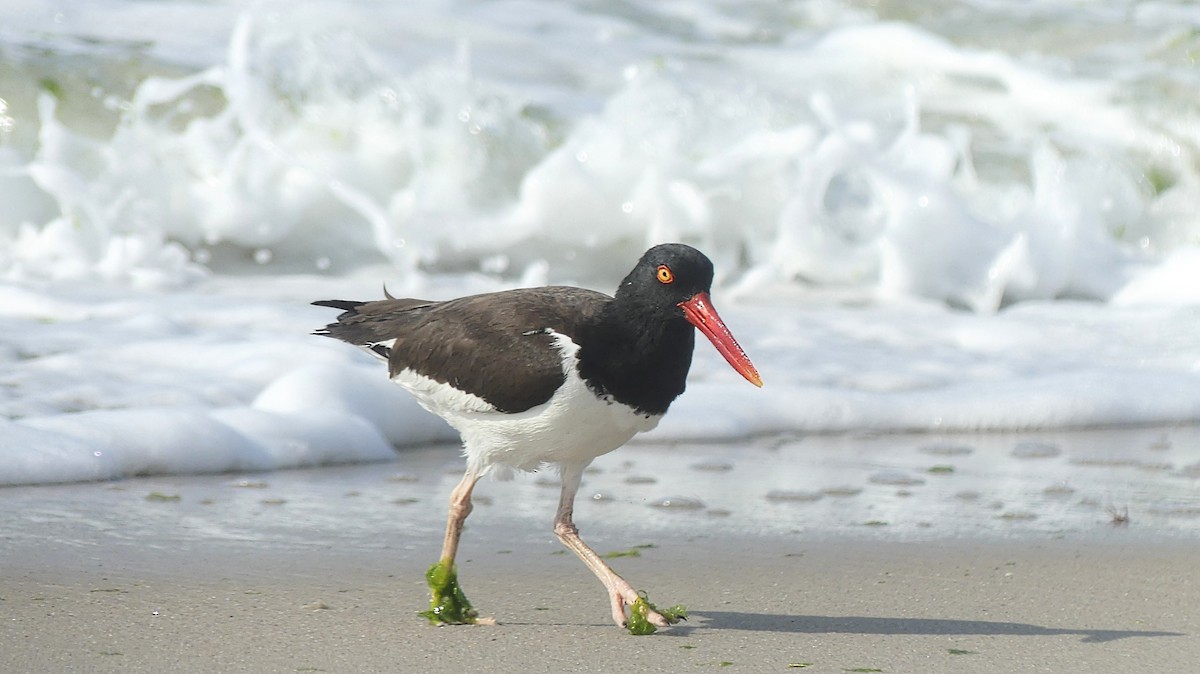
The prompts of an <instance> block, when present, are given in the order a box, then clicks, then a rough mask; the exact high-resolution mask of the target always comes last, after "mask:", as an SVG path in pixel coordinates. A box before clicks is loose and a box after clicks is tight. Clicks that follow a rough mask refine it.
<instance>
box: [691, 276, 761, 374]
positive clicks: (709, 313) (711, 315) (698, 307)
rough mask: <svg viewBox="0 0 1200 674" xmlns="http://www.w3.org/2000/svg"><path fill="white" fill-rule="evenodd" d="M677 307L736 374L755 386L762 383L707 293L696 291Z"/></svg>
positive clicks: (752, 364)
mask: <svg viewBox="0 0 1200 674" xmlns="http://www.w3.org/2000/svg"><path fill="white" fill-rule="evenodd" d="M679 308H681V309H683V313H684V315H685V316H687V319H688V322H689V323H691V324H692V325H694V326H696V329H697V330H699V331H700V332H703V333H704V336H705V337H708V341H710V342H712V343H713V346H715V347H717V351H719V352H721V355H722V356H724V357H725V361H726V362H728V363H729V364H730V365H731V366H732V367H733V369H735V370H737V372H738V374H740V375H742V376H743V377H745V378H746V381H748V382H750V383H751V384H754V385H755V386H762V385H763V383H762V377H759V376H758V370H756V369H754V363H751V362H750V359H749V358H748V357H747V356H746V352H745V351H742V347H741V346H739V345H738V343H737V340H736V339H734V338H733V333H732V332H730V331H729V328H727V327H725V321H722V320H721V317H720V316H718V315H717V310H716V309H714V308H713V305H712V300H710V299H709V297H708V293H705V292H699V293H696V294H695V296H693V297H692V299H690V300H686V301H684V302H680V303H679Z"/></svg>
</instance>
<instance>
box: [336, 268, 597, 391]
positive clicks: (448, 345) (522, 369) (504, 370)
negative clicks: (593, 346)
mask: <svg viewBox="0 0 1200 674" xmlns="http://www.w3.org/2000/svg"><path fill="white" fill-rule="evenodd" d="M609 301H611V298H610V297H609V296H607V295H604V294H603V293H598V292H594V291H590V290H583V289H581V288H568V287H550V288H527V289H519V290H508V291H504V292H498V293H488V294H485V295H474V296H471V297H463V298H460V299H456V300H450V301H447V302H429V301H425V300H417V299H386V300H378V301H375V302H347V301H341V300H330V301H325V302H316V303H315V304H318V305H321V306H330V307H335V308H338V309H343V310H345V313H343V314H342V315H340V316H338V320H337V322H336V323H331V324H330V325H328V326H326V328H325V329H324V330H322V331H318V332H317V334H323V335H328V336H330V337H335V338H337V339H341V340H343V341H346V342H350V343H351V344H356V345H359V346H363V347H365V348H368V349H371V350H372V351H374V352H375V353H376V354H378V355H380V356H381V357H384V358H386V359H387V361H388V369H389V372H390V374H391V375H392V376H395V375H396V374H397V373H399V372H401V371H403V370H405V369H412V370H414V371H415V372H417V373H419V374H422V375H424V376H426V377H429V378H431V379H434V380H436V381H439V382H442V383H444V384H449V385H451V386H453V387H455V388H457V389H459V390H461V391H465V392H467V393H472V394H474V395H477V396H479V397H480V398H483V399H484V400H486V401H487V402H488V403H489V404H491V405H492V406H494V407H496V409H497V410H499V411H501V412H510V413H515V412H523V411H525V410H527V409H529V408H531V407H534V406H536V405H540V404H541V403H544V402H546V401H547V400H549V399H550V397H551V396H552V395H554V391H555V390H556V389H558V387H559V386H561V385H562V383H563V379H564V376H563V371H562V357H561V354H560V353H559V351H558V349H556V348H555V347H554V340H553V337H552V336H551V335H550V334H549V333H548V332H547V331H549V330H553V331H554V332H557V333H561V334H564V335H566V336H568V337H571V338H572V339H574V340H576V341H578V338H577V336H576V335H577V334H578V331H579V328H580V326H582V325H584V324H586V323H587V322H588V321H589V320H591V319H592V318H593V317H595V316H596V315H597V314H598V313H599V312H600V310H601V308H602V307H603V306H604V305H605V304H606V303H608V302H609Z"/></svg>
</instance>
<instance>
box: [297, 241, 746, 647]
mask: <svg viewBox="0 0 1200 674" xmlns="http://www.w3.org/2000/svg"><path fill="white" fill-rule="evenodd" d="M712 280H713V265H712V262H711V261H709V259H708V258H707V257H705V256H704V254H703V253H701V252H700V251H698V250H696V249H695V248H692V247H690V246H686V245H683V244H678V243H675V244H663V245H659V246H655V247H653V248H651V249H650V250H648V251H646V253H645V254H644V255H642V257H641V259H640V260H639V261H638V263H637V265H636V266H635V267H634V268H633V271H631V272H629V274H628V275H627V276H626V277H625V279H624V280H623V281H621V284H620V286H619V287H618V288H617V291H616V293H615V294H614V296H612V297H609V296H608V295H605V294H603V293H600V292H595V291H592V290H584V289H582V288H573V287H566V286H551V287H542V288H525V289H517V290H507V291H502V292H494V293H487V294H482V295H474V296H470V297H462V298H459V299H453V300H448V301H444V302H431V301H427V300H419V299H400V298H394V297H392V296H391V295H390V294H388V293H387V292H386V291H385V293H384V294H385V295H386V296H387V299H383V300H376V301H370V302H355V301H346V300H325V301H320V302H314V304H316V305H319V306H326V307H332V308H336V309H341V310H342V311H343V312H344V313H342V314H341V315H339V316H338V317H337V321H336V322H334V323H330V324H329V325H327V326H326V327H325V328H323V329H321V330H318V331H317V332H316V333H315V334H318V335H326V336H329V337H334V338H337V339H340V340H343V341H345V342H349V343H350V344H354V345H357V346H360V347H362V348H364V349H366V350H367V351H369V352H370V353H372V354H373V355H375V356H377V357H379V358H381V359H383V360H384V361H386V362H387V365H388V373H389V375H390V376H391V378H392V380H393V381H394V382H396V383H397V384H399V385H400V386H402V387H403V388H405V389H406V390H408V391H409V392H410V393H411V394H412V395H413V396H415V397H416V399H417V401H418V402H420V404H421V405H422V406H423V407H425V409H427V410H429V411H430V412H433V413H434V414H436V415H438V416H440V417H442V418H443V419H445V420H446V421H447V422H448V423H449V424H450V425H451V426H453V427H454V428H455V429H456V430H458V432H459V433H460V434H461V436H462V440H463V453H464V455H465V457H466V472H465V474H464V475H463V478H462V480H461V481H460V482H459V483H458V486H456V487H455V488H454V490H453V491H452V492H451V495H450V509H449V510H450V511H449V517H448V519H447V524H446V535H445V539H444V540H443V545H442V555H441V558H440V560H439V561H438V562H437V563H436V564H434V565H433V566H432V567H431V568H430V570H429V572H428V573H427V574H426V575H427V580H428V581H429V586H430V590H431V594H432V597H431V602H430V604H431V607H430V610H429V611H426V612H424V613H423V615H425V616H426V617H428V618H429V619H430V620H431V621H432V622H434V623H438V624H445V623H471V622H476V621H477V619H478V616H477V614H476V612H475V610H474V609H473V608H472V607H471V605H470V603H469V602H468V601H467V600H466V597H465V596H464V595H463V593H462V590H461V588H460V587H459V585H458V579H457V574H456V571H455V566H454V559H455V555H456V554H457V551H458V544H459V538H460V535H461V533H462V528H463V523H464V521H465V520H466V518H467V516H468V515H469V514H470V512H471V492H472V490H473V489H474V487H475V485H476V483H477V482H478V481H479V479H480V478H481V477H483V476H484V475H485V474H487V473H488V472H489V471H494V472H495V473H497V474H500V475H501V477H503V476H504V474H511V472H512V471H514V470H519V471H533V470H538V469H540V468H542V467H544V466H546V465H552V466H555V467H557V468H558V471H559V474H560V476H561V480H562V491H561V495H560V498H559V503H558V510H557V513H556V515H555V518H554V533H555V535H556V536H557V537H558V539H559V540H560V541H561V542H562V543H563V545H565V546H566V547H567V548H569V549H570V550H571V551H572V552H574V553H575V554H576V555H577V556H578V557H579V559H580V560H582V561H583V563H584V564H585V565H587V567H588V568H589V569H591V570H592V572H593V573H594V574H596V576H597V577H598V578H599V579H600V581H601V582H602V583H604V586H605V587H606V588H607V590H608V596H609V601H610V605H611V608H612V618H613V621H614V622H615V623H616V624H617V625H618V626H622V627H624V626H627V622H629V621H630V620H631V618H632V617H633V613H637V614H638V615H639V617H640V618H643V619H644V620H645V621H648V622H649V623H650V624H652V625H656V626H659V627H664V626H666V625H668V624H669V623H671V622H675V620H676V619H677V618H678V617H679V616H678V615H677V614H675V613H674V612H672V611H668V610H662V611H660V610H657V609H656V608H655V607H653V606H652V605H649V604H648V603H647V602H646V601H645V599H644V597H639V593H638V592H637V591H636V590H634V588H633V587H632V586H631V585H630V584H629V583H628V582H627V581H626V580H625V579H624V578H622V577H621V576H619V575H617V573H616V572H615V571H613V569H612V568H611V567H609V565H608V564H607V563H605V561H604V560H603V559H601V557H600V556H599V555H598V554H596V552H595V551H594V550H593V549H592V548H591V547H589V546H588V545H587V544H586V543H584V541H583V539H581V538H580V536H579V530H578V528H577V527H576V526H575V523H574V521H573V510H574V502H575V494H576V492H577V491H578V489H579V485H580V481H581V479H582V476H583V471H584V469H585V468H586V467H587V466H588V464H590V463H591V462H592V461H593V460H594V459H595V458H596V457H598V456H601V455H603V454H607V453H608V452H611V451H613V450H614V449H616V448H618V447H620V446H621V445H623V444H625V443H626V442H627V441H628V440H629V439H630V438H632V437H633V436H634V435H635V434H637V433H640V432H643V431H648V430H650V429H652V428H654V427H655V426H656V425H657V424H658V421H659V419H661V418H662V416H663V415H664V414H665V413H666V411H667V408H668V407H670V405H671V402H672V401H674V400H675V398H676V397H678V396H679V394H681V393H683V390H684V385H685V383H686V379H687V373H688V369H689V367H690V366H691V362H692V351H693V347H694V345H695V330H696V329H698V330H700V332H701V333H703V334H704V335H705V336H706V337H708V339H709V340H710V341H711V342H712V343H713V345H714V346H715V347H716V348H717V351H719V352H720V353H721V355H722V356H724V357H725V360H726V361H728V362H729V364H730V365H731V366H732V367H733V368H734V369H735V370H736V371H737V372H738V373H740V374H741V375H742V376H743V377H745V378H746V379H747V380H749V381H750V382H751V383H753V384H754V385H756V386H762V380H761V379H760V377H759V375H758V372H757V371H756V370H755V368H754V365H753V364H752V363H751V362H750V359H749V358H748V357H747V356H746V354H745V352H744V351H743V350H742V348H741V347H740V346H739V345H738V343H737V341H736V340H735V339H734V338H733V335H732V334H731V333H730V331H729V329H728V328H727V327H726V326H725V323H724V322H723V321H722V320H721V318H720V316H719V315H718V314H717V312H716V310H715V309H714V308H713V305H712V301H711V299H710V297H709V293H710V289H711V285H712ZM627 607H629V609H630V615H629V616H627V615H626V608H627ZM631 625H632V623H630V626H631ZM653 629H654V628H653V627H650V628H649V630H650V631H653Z"/></svg>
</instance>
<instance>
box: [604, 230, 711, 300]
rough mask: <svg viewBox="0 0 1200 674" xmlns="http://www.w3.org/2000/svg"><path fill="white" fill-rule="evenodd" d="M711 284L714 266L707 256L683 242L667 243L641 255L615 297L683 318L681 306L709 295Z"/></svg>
mask: <svg viewBox="0 0 1200 674" xmlns="http://www.w3.org/2000/svg"><path fill="white" fill-rule="evenodd" d="M712 281H713V265H712V262H711V261H710V260H709V259H708V258H707V257H705V256H704V253H701V252H700V251H698V250H696V249H695V248H692V247H691V246H687V245H684V244H682V243H664V244H661V245H658V246H655V247H653V248H651V249H650V250H648V251H646V253H645V254H644V255H642V259H640V260H638V263H637V266H636V267H634V268H633V271H631V272H629V275H628V276H626V277H625V280H623V281H621V285H620V287H618V288H617V293H616V297H617V299H618V300H619V301H621V302H630V303H633V304H636V305H638V306H639V307H640V308H641V309H642V310H643V311H646V310H649V311H651V312H653V313H656V314H670V315H672V316H677V317H680V318H683V317H684V313H683V309H681V308H680V307H679V304H680V303H681V302H685V301H687V300H690V299H692V298H693V297H695V296H696V295H697V294H699V293H707V292H709V289H710V288H711V287H712Z"/></svg>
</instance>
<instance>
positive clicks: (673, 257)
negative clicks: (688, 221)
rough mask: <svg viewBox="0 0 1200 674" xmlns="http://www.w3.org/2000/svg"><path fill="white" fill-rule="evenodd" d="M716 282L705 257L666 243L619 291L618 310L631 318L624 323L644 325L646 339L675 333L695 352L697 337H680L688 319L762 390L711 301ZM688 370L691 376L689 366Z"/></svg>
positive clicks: (640, 263)
mask: <svg viewBox="0 0 1200 674" xmlns="http://www.w3.org/2000/svg"><path fill="white" fill-rule="evenodd" d="M712 281H713V265H712V262H711V261H709V259H708V258H707V257H705V256H704V253H701V252H700V251H698V250H696V249H695V248H692V247H691V246H685V245H684V244H682V243H664V244H662V245H659V246H655V247H653V248H651V249H650V250H648V251H646V253H645V254H644V255H642V259H640V260H638V263H637V266H636V267H634V268H633V271H631V272H629V275H628V276H626V277H625V280H624V281H621V286H620V287H619V288H617V294H616V301H615V302H613V306H614V308H615V311H618V312H623V313H625V316H624V319H623V320H624V321H626V322H633V321H641V324H640V325H641V327H640V334H641V335H642V336H643V338H649V337H652V336H655V335H667V334H672V333H673V334H674V335H676V336H675V337H672V338H673V339H678V340H681V341H678V342H677V344H678V345H679V346H680V348H686V350H687V351H688V352H690V351H691V348H692V332H691V331H690V330H688V331H687V333H686V337H682V336H678V335H679V333H678V331H679V329H680V328H681V327H682V328H683V329H686V328H687V326H686V325H685V324H684V322H683V321H681V320H679V319H684V320H685V321H687V323H691V324H692V326H693V327H695V328H696V329H697V330H699V331H700V332H701V333H703V334H704V336H705V337H708V339H709V341H711V342H712V343H713V346H715V347H717V351H719V352H720V353H721V355H722V356H724V357H725V360H726V361H728V362H729V364H730V365H731V366H733V369H735V370H737V371H738V373H739V374H741V375H742V376H743V377H745V378H746V379H747V380H748V381H750V382H751V383H752V384H754V385H755V386H762V379H761V378H759V376H758V371H757V370H755V369H754V365H753V364H752V363H751V362H750V359H749V358H747V357H746V353H745V352H744V351H742V347H741V346H738V343H737V340H736V339H734V338H733V334H732V333H731V332H730V331H729V328H727V327H725V322H724V321H722V320H721V317H720V316H719V315H718V314H717V310H716V309H715V308H714V307H713V305H712V300H711V298H709V296H708V293H709V289H710V288H711V287H712ZM654 323H658V325H657V326H655V325H654ZM690 359H691V356H690V354H689V356H688V361H689V362H690ZM683 371H684V373H685V374H686V371H687V365H686V364H684V367H683Z"/></svg>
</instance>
